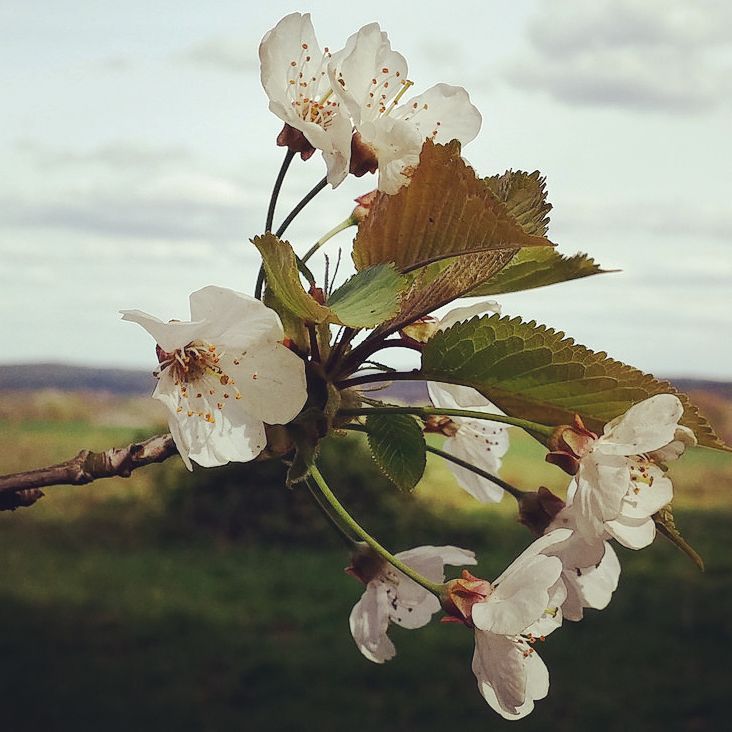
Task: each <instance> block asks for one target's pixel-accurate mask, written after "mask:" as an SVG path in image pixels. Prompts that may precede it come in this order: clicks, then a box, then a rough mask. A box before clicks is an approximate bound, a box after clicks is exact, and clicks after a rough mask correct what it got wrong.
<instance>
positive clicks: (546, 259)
mask: <svg viewBox="0 0 732 732" xmlns="http://www.w3.org/2000/svg"><path fill="white" fill-rule="evenodd" d="M612 271H614V270H606V269H601V268H600V265H599V264H596V263H595V260H594V259H592V258H591V257H588V256H587V255H586V254H582V253H578V254H575V255H574V256H571V257H567V256H565V255H564V254H560V253H559V252H558V251H556V249H553V248H551V247H532V248H531V249H528V248H526V249H521V250H519V251H518V252H517V253H516V255H515V256H514V258H513V259H512V260H511V261H510V262H509V263H508V265H507V266H506V267H504V268H503V269H502V270H501V271H500V272H498V273H497V274H495V275H493V277H491V278H490V279H489V280H488V281H486V282H484V283H483V284H482V285H479V286H478V287H476V288H475V289H474V290H472V291H471V292H469V293H468V297H484V296H486V295H501V294H504V293H506V292H520V291H521V290H532V289H534V288H536V287H545V286H546V285H554V284H557V283H558V282H567V281H569V280H577V279H580V278H581V277H589V276H591V275H596V274H605V273H607V272H612Z"/></svg>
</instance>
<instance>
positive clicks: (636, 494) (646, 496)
mask: <svg viewBox="0 0 732 732" xmlns="http://www.w3.org/2000/svg"><path fill="white" fill-rule="evenodd" d="M645 468H646V472H645V475H646V476H648V478H647V479H648V480H649V481H650V485H649V483H646V482H645V481H643V480H634V481H632V483H631V488H630V490H629V491H628V493H627V495H626V496H625V498H623V502H622V504H621V505H620V513H621V515H622V517H623V518H630V519H647V518H648V517H649V516H653V514H654V513H656V511H658V510H660V509H661V508H663V507H664V506H667V505H668V504H669V503H671V500H672V499H673V497H674V488H673V484H672V483H671V480H670V478H668V477H667V476H666V475H664V473H663V471H662V470H661V469H660V468H659V467H657V466H656V465H652V464H651V463H646V464H645Z"/></svg>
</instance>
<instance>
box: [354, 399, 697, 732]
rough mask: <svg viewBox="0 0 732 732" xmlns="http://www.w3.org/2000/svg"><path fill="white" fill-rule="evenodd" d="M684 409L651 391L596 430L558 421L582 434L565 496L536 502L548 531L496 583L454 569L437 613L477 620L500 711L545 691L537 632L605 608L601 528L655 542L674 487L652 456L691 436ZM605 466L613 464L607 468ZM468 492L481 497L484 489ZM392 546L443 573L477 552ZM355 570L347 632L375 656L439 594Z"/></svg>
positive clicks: (478, 649) (610, 569) (675, 448)
mask: <svg viewBox="0 0 732 732" xmlns="http://www.w3.org/2000/svg"><path fill="white" fill-rule="evenodd" d="M682 411H683V410H682V408H681V403H680V402H679V400H678V398H677V397H675V396H673V395H671V394H660V395H657V396H654V397H652V398H650V399H647V400H645V401H643V402H640V403H639V404H637V405H635V406H634V407H632V408H631V409H630V410H628V412H626V413H625V414H624V415H622V416H621V417H619V418H618V419H616V420H613V421H612V422H611V423H609V424H608V425H607V427H606V429H605V433H604V434H603V436H602V437H599V438H598V437H597V436H596V435H593V434H592V433H590V432H589V431H587V430H582V429H581V428H577V427H569V426H567V427H564V428H562V429H561V430H560V432H561V434H562V440H563V441H564V443H565V444H566V445H570V444H573V445H575V446H576V445H578V443H581V444H582V447H581V448H576V449H578V450H579V453H578V454H576V457H577V460H578V461H579V466H578V470H577V474H576V476H575V478H574V479H573V481H572V483H571V484H570V487H569V491H568V502H567V504H566V506H564V505H563V502H561V501H559V500H556V501H553V502H550V501H545V505H548V506H552V508H550V509H549V510H550V513H553V514H554V517H553V520H552V521H551V523H550V524H549V525H548V526H547V527H546V529H545V533H544V534H543V536H540V538H538V539H537V540H536V541H534V542H533V543H532V544H531V545H530V546H529V547H528V548H527V549H526V550H525V551H524V552H523V553H522V554H521V555H520V556H519V557H518V558H517V559H516V560H515V561H514V562H513V563H512V564H511V565H510V566H509V567H508V568H507V569H506V570H505V572H503V574H501V576H500V577H498V578H497V579H496V580H494V581H493V582H487V581H485V580H482V579H480V578H478V577H475V576H473V575H472V574H470V573H469V572H468V571H467V570H463V573H462V576H461V577H460V578H458V579H455V580H452V581H450V582H448V583H447V584H446V585H445V586H444V590H443V593H442V597H441V600H442V607H443V609H444V610H445V612H446V613H447V617H445V618H443V620H446V621H453V622H459V623H462V624H464V625H465V626H467V627H468V628H470V629H472V630H473V631H474V633H475V653H474V655H473V672H474V674H475V677H476V679H477V681H478V688H479V690H480V693H481V694H482V695H483V697H484V698H485V700H486V701H487V702H488V704H489V705H490V706H491V707H492V708H493V709H495V710H496V711H497V712H498V713H499V714H500V715H501V716H503V717H505V718H506V719H520V718H521V717H524V716H526V715H527V714H529V713H530V712H531V711H532V710H533V708H534V702H535V701H537V700H539V699H543V698H544V697H545V696H546V695H547V693H548V691H549V674H548V671H547V669H546V666H545V665H544V662H543V661H542V660H541V658H540V656H539V655H538V653H537V652H536V645H537V643H538V642H541V641H543V640H544V639H545V638H546V637H547V636H548V635H549V634H550V633H551V632H553V631H554V630H556V629H558V628H559V627H561V625H562V622H563V620H571V621H579V620H581V619H582V617H583V613H584V610H585V609H587V608H593V609H596V610H602V609H604V608H605V607H607V605H608V603H609V602H610V599H611V597H612V594H613V592H614V591H615V589H616V588H617V586H618V580H619V577H620V563H619V561H618V558H617V555H616V554H615V551H614V550H613V548H612V546H611V545H610V543H609V541H608V539H610V538H614V539H616V540H618V541H619V542H620V543H622V544H624V545H625V546H627V547H630V548H634V549H637V548H641V547H642V546H646V545H647V544H649V543H650V542H651V541H652V539H653V533H654V523H653V518H652V516H653V514H654V513H655V512H656V511H658V510H659V508H661V507H662V506H664V505H666V504H667V503H668V502H670V500H671V497H672V495H671V481H670V480H669V479H668V478H667V477H666V476H665V475H664V474H663V468H662V467H661V465H660V460H661V459H669V458H670V457H678V456H679V455H680V454H681V453H682V452H683V449H684V446H686V445H689V444H693V433H691V432H690V431H689V430H688V429H687V428H684V427H680V426H679V425H678V420H679V419H680V417H681V414H682ZM639 453H642V454H639ZM477 457H478V459H476V461H475V465H476V466H479V465H480V464H481V460H480V456H477ZM618 457H620V459H616V458H618ZM492 461H493V458H492V457H489V458H488V459H487V460H486V459H485V458H483V460H482V462H483V463H486V462H488V463H490V462H492ZM605 466H610V468H613V469H614V468H618V469H617V470H613V471H612V472H610V473H606V472H605V471H604V467H605ZM599 476H602V480H601V479H600V477H599ZM476 497H477V498H478V499H479V500H480V499H481V494H478V495H477V496H476ZM619 527H622V528H619ZM641 536H642V537H643V539H642V540H641V539H640V537H641ZM648 536H650V539H648V538H647V537H648ZM397 556H398V557H400V558H402V559H403V561H404V562H405V563H407V564H408V565H410V566H411V567H413V568H415V569H416V568H418V567H419V566H420V564H421V565H423V566H424V565H426V563H427V562H428V561H430V560H431V562H432V566H431V567H430V571H429V573H427V572H426V571H425V576H428V577H430V578H433V577H437V576H438V575H440V576H441V575H442V570H443V565H444V564H445V563H450V564H461V565H469V564H470V565H472V564H475V563H476V562H475V558H474V555H473V553H472V552H469V551H467V550H464V549H460V550H456V549H455V548H454V547H418V548H417V549H413V550H411V551H407V552H402V553H401V554H399V555H397ZM359 561H360V562H361V563H363V562H364V560H363V559H362V558H359V559H357V560H354V563H356V562H359ZM372 562H373V559H372ZM372 566H373V564H372ZM355 574H356V576H357V577H358V578H359V579H361V580H362V581H363V582H364V583H365V584H366V586H367V589H366V592H365V593H364V595H363V597H362V598H361V600H360V601H359V603H358V604H357V605H356V607H355V608H354V610H353V613H352V614H351V631H352V633H353V636H354V638H355V640H356V643H357V645H358V647H359V649H360V650H361V652H362V653H363V654H364V655H365V656H366V657H367V658H368V659H370V660H372V661H376V662H378V663H382V662H383V661H386V660H389V659H390V658H391V657H392V656H393V655H394V654H395V650H394V647H393V644H392V643H391V641H389V639H388V638H387V636H386V628H387V626H388V623H389V621H392V622H396V623H397V624H398V625H401V626H402V627H406V628H416V627H421V626H422V625H424V624H426V622H427V621H428V620H429V616H430V615H431V614H432V613H434V612H435V611H436V610H437V609H438V608H437V604H436V601H435V598H434V597H431V596H428V593H426V591H425V590H421V592H420V591H419V590H420V588H418V587H417V586H416V585H415V583H414V582H412V581H411V580H409V578H407V577H406V576H404V575H403V574H402V573H400V572H399V571H398V570H396V569H394V568H391V567H389V568H388V569H387V568H386V566H385V565H380V566H379V569H378V570H375V572H374V574H373V575H367V576H364V575H363V574H360V573H355ZM378 598H380V599H378ZM412 608H414V609H415V610H416V609H419V612H418V613H417V614H416V615H415V618H414V622H410V618H409V615H408V613H409V612H411V609H412Z"/></svg>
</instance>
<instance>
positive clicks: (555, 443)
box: [545, 414, 597, 475]
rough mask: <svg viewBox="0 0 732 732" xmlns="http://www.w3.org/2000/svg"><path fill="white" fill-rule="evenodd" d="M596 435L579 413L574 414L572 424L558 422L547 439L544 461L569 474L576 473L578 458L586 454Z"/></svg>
mask: <svg viewBox="0 0 732 732" xmlns="http://www.w3.org/2000/svg"><path fill="white" fill-rule="evenodd" d="M595 440H597V435H596V434H595V433H594V432H591V431H590V430H588V429H587V428H586V427H585V425H584V422H583V421H582V418H581V417H580V416H579V414H575V415H574V425H568V424H560V425H559V426H558V427H557V428H556V429H555V430H554V432H552V434H551V436H550V437H549V439H548V440H547V447H548V448H549V453H548V454H547V456H546V458H545V459H546V461H547V462H548V463H551V464H552V465H556V466H557V467H559V468H561V469H562V470H563V471H564V472H565V473H569V475H576V474H577V471H578V470H579V461H580V458H581V457H583V456H584V455H586V454H587V453H588V452H589V451H590V449H591V447H592V445H593V443H594V442H595Z"/></svg>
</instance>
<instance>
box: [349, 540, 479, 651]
mask: <svg viewBox="0 0 732 732" xmlns="http://www.w3.org/2000/svg"><path fill="white" fill-rule="evenodd" d="M395 556H396V558H397V559H399V560H400V561H402V562H404V564H406V565H407V566H409V567H411V568H412V569H414V570H416V571H417V572H419V573H420V574H421V575H422V576H424V577H426V578H427V579H428V580H430V581H432V582H436V583H439V582H443V581H444V579H445V575H444V568H445V565H446V564H451V565H455V566H462V565H472V564H475V563H476V559H475V554H474V553H473V552H471V551H468V550H467V549H459V548H457V547H454V546H420V547H416V548H414V549H409V550H407V551H404V552H400V553H399V554H396V555H395ZM347 571H348V572H349V574H352V575H353V576H354V577H356V578H357V579H359V580H360V581H361V582H363V583H364V584H365V585H366V591H365V592H364V593H363V595H362V597H361V599H360V600H359V601H358V602H357V603H356V605H355V606H354V607H353V610H352V611H351V616H350V618H349V624H350V627H351V634H352V635H353V639H354V640H355V641H356V645H357V646H358V648H359V650H360V651H361V653H363V655H364V656H366V658H368V659H369V660H370V661H373V662H374V663H384V661H388V660H390V659H391V658H393V657H394V656H395V655H396V649H395V648H394V644H393V643H392V642H391V640H390V639H389V637H388V636H387V634H386V633H387V630H388V627H389V623H390V622H391V623H396V624H397V625H400V626H401V627H402V628H408V629H410V630H411V629H414V628H421V627H422V626H424V625H427V623H429V621H430V619H431V618H432V615H434V613H436V612H437V611H438V610H439V609H440V602H439V600H438V599H437V598H436V597H435V596H434V595H433V594H432V593H431V592H429V591H428V590H426V589H425V588H424V587H422V586H420V585H418V584H417V583H416V582H415V581H414V580H412V579H410V578H409V577H407V576H406V575H405V574H404V573H403V572H400V571H399V570H398V569H395V568H394V567H392V565H391V564H389V563H388V562H387V561H386V560H385V559H382V558H381V557H379V556H378V555H377V554H375V553H374V552H373V551H372V550H371V549H368V548H367V547H365V548H363V549H362V550H361V551H359V552H358V553H357V554H356V555H354V557H353V564H352V566H351V567H349V568H348V570H347Z"/></svg>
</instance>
